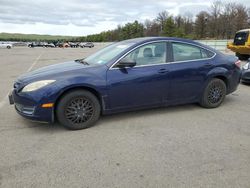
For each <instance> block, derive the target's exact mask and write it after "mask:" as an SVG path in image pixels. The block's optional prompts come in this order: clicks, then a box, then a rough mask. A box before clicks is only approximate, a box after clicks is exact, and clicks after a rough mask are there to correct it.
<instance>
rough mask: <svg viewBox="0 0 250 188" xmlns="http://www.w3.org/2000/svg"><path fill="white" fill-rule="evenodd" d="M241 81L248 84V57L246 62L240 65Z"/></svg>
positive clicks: (249, 70)
mask: <svg viewBox="0 0 250 188" xmlns="http://www.w3.org/2000/svg"><path fill="white" fill-rule="evenodd" d="M241 81H242V82H243V83H247V84H250V59H248V62H247V63H246V64H245V65H244V66H243V67H242V75H241Z"/></svg>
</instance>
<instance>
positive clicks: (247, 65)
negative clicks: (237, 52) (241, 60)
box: [242, 63, 250, 70]
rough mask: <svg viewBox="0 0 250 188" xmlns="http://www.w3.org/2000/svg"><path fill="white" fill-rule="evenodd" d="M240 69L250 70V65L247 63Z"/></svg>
mask: <svg viewBox="0 0 250 188" xmlns="http://www.w3.org/2000/svg"><path fill="white" fill-rule="evenodd" d="M242 68H243V69H244V70H247V69H249V68H250V64H249V63H247V64H245V65H244V66H243V67H242Z"/></svg>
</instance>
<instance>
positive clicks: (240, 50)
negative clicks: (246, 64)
mask: <svg viewBox="0 0 250 188" xmlns="http://www.w3.org/2000/svg"><path fill="white" fill-rule="evenodd" d="M249 31H250V29H243V30H240V31H238V32H237V33H236V34H235V37H234V41H233V42H231V43H228V44H227V48H228V49H230V50H232V51H233V52H235V55H236V56H238V57H239V59H240V60H247V59H248V58H249V57H250V35H249Z"/></svg>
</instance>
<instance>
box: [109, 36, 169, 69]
mask: <svg viewBox="0 0 250 188" xmlns="http://www.w3.org/2000/svg"><path fill="white" fill-rule="evenodd" d="M161 42H164V43H165V45H166V50H167V53H166V58H165V62H164V63H157V64H148V65H138V66H134V67H133V68H136V67H147V66H153V65H164V64H167V63H168V62H169V60H170V58H169V57H168V49H169V45H168V43H169V41H168V40H158V41H150V42H146V43H143V44H140V45H138V46H136V47H134V48H133V49H131V50H129V51H128V52H126V53H125V54H123V55H122V56H121V57H120V58H119V59H117V60H116V61H115V62H114V63H113V64H112V65H111V67H110V68H109V70H113V69H120V68H118V67H115V65H116V64H117V63H119V61H120V60H121V59H123V58H124V57H126V56H127V55H128V54H129V53H131V52H133V51H134V50H136V49H138V48H140V47H142V46H146V45H148V44H153V43H161Z"/></svg>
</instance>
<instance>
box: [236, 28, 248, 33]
mask: <svg viewBox="0 0 250 188" xmlns="http://www.w3.org/2000/svg"><path fill="white" fill-rule="evenodd" d="M248 31H250V29H242V30H239V31H237V32H236V33H240V32H248Z"/></svg>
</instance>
